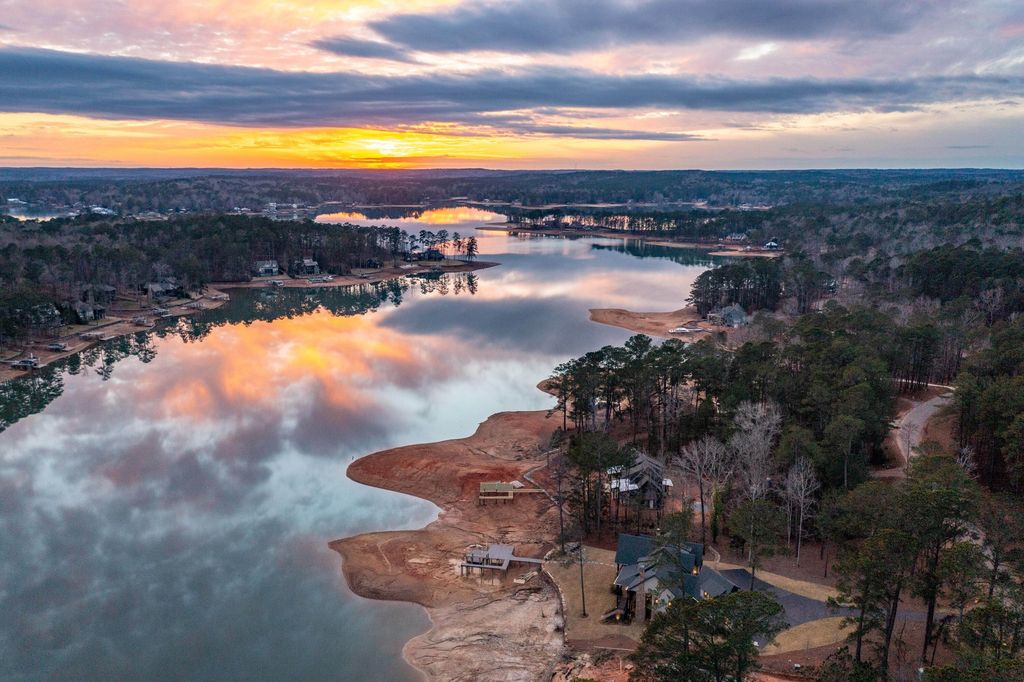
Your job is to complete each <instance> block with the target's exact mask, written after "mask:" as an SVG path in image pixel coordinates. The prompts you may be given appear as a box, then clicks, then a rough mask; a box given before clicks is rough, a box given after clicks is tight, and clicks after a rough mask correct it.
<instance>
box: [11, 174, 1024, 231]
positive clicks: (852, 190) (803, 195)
mask: <svg viewBox="0 0 1024 682" xmlns="http://www.w3.org/2000/svg"><path fill="white" fill-rule="evenodd" d="M1022 187H1024V174H1021V173H1020V172H1019V171H999V170H922V171H886V170H845V171H842V170H840V171H752V172H709V171H574V172H565V171H551V172H538V171H518V172H515V171H486V170H479V169H461V170H450V171H388V172H373V171H249V172H243V171H224V170H217V171H194V170H193V171H188V170H181V171H146V170H142V169H139V170H129V171H103V170H92V171H74V170H66V171H54V170H31V169H12V170H8V171H5V172H4V173H2V174H0V197H16V198H19V199H21V200H24V201H29V202H38V203H42V204H49V205H74V204H84V205H95V204H99V205H103V206H107V207H110V208H115V209H118V210H121V211H122V212H125V213H130V212H138V211H149V210H156V211H167V210H172V209H186V210H189V211H213V210H219V211H225V210H230V209H232V208H233V207H236V206H242V207H248V208H251V209H261V208H263V206H264V205H265V204H266V203H267V202H277V203H288V204H291V203H298V204H306V205H311V204H312V205H315V204H319V203H323V202H343V203H370V204H380V205H386V204H418V203H423V202H439V201H447V200H449V199H451V198H453V197H469V198H470V199H475V200H484V199H491V200H496V201H508V202H521V203H522V204H523V205H526V206H540V205H546V204H563V203H585V204H594V203H628V202H640V203H654V204H657V203H660V202H670V201H696V200H707V201H709V202H710V203H711V204H713V205H732V206H737V205H740V204H743V203H749V204H770V205H776V206H777V205H782V204H799V203H807V202H815V201H817V202H825V203H829V204H843V205H846V206H850V207H859V206H864V205H866V204H871V203H880V202H901V203H906V202H908V201H916V200H921V199H927V200H936V199H942V200H945V201H946V202H947V203H949V204H950V205H951V206H953V205H955V204H957V203H961V200H963V199H973V198H988V197H992V196H995V195H1000V194H1003V195H1005V194H1008V193H1019V192H1020V191H1021V188H1022ZM947 213H948V214H949V215H950V217H952V218H953V219H954V220H965V219H971V218H972V213H971V211H970V210H961V211H948V212H947ZM909 217H910V218H911V219H913V220H918V219H921V220H931V219H932V218H933V217H934V216H922V215H911V216H909ZM730 220H737V221H740V222H742V221H743V220H744V219H743V217H742V216H730ZM940 224H942V223H940Z"/></svg>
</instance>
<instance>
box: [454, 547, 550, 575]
mask: <svg viewBox="0 0 1024 682" xmlns="http://www.w3.org/2000/svg"><path fill="white" fill-rule="evenodd" d="M515 563H518V564H535V565H537V566H540V565H541V564H543V563H544V560H543V559H534V558H532V557H522V556H516V555H515V554H513V553H512V545H488V547H487V549H472V550H470V551H468V552H466V554H465V555H464V556H463V561H462V563H461V564H459V572H460V573H468V572H469V571H471V570H473V569H474V568H479V569H480V570H481V571H483V570H485V569H486V570H491V571H507V570H508V567H509V566H510V565H512V564H515Z"/></svg>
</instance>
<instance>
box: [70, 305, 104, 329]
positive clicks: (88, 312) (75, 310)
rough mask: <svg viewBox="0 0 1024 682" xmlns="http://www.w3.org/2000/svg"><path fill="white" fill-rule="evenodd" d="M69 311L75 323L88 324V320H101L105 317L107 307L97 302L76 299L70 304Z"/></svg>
mask: <svg viewBox="0 0 1024 682" xmlns="http://www.w3.org/2000/svg"><path fill="white" fill-rule="evenodd" d="M71 313H72V317H74V320H75V324H89V323H90V322H95V321H97V320H102V319H103V318H104V317H106V316H107V309H106V307H105V306H103V305H100V304H99V303H86V302H84V301H76V302H75V303H73V304H72V305H71Z"/></svg>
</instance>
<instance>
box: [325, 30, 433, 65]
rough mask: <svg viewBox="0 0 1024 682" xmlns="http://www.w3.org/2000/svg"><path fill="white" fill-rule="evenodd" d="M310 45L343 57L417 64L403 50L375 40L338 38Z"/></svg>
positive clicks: (326, 39)
mask: <svg viewBox="0 0 1024 682" xmlns="http://www.w3.org/2000/svg"><path fill="white" fill-rule="evenodd" d="M310 45H312V46H313V47H315V48H317V49H318V50H323V51H325V52H331V53H333V54H336V55H341V56H343V57H361V58H364V59H385V60H388V61H392V62H405V63H408V64H415V63H417V60H416V59H414V58H413V57H412V56H410V55H409V54H408V53H407V52H406V51H405V50H404V49H402V48H400V47H395V46H394V45H390V44H388V43H381V42H378V41H375V40H359V39H358V38H347V37H345V36H338V37H336V38H323V39H321V40H314V41H313V42H312V43H310Z"/></svg>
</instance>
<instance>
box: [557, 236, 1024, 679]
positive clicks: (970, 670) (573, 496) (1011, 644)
mask: <svg viewBox="0 0 1024 682" xmlns="http://www.w3.org/2000/svg"><path fill="white" fill-rule="evenodd" d="M1018 229H1019V228H1018ZM821 255H822V254H821V253H815V254H813V255H808V254H807V253H805V252H800V253H795V254H793V253H791V254H787V255H786V256H785V257H783V258H780V259H777V260H774V261H766V260H763V259H746V260H738V261H733V262H727V263H725V264H722V265H719V266H718V267H716V268H714V269H712V270H708V271H706V272H704V273H703V274H702V275H700V276H699V277H698V278H697V279H696V281H695V283H694V285H693V288H692V290H691V292H690V301H691V303H693V304H694V305H695V306H696V307H697V309H698V311H701V312H706V311H708V310H713V309H716V308H718V307H721V306H723V305H729V304H737V305H740V306H741V307H743V308H744V309H745V310H746V312H748V313H751V314H754V318H753V323H752V324H750V325H749V327H748V328H745V329H742V330H737V331H736V332H733V333H730V335H729V337H728V338H726V337H725V336H724V335H720V336H712V337H711V338H708V339H704V340H701V341H698V342H695V343H690V344H686V343H683V342H680V341H677V340H675V339H669V340H667V341H665V342H663V343H661V344H657V343H654V342H653V341H652V340H651V339H650V338H648V337H645V336H634V337H632V338H631V339H629V340H628V341H627V342H626V343H625V344H624V345H623V346H620V347H605V348H602V349H599V350H598V351H594V352H591V353H587V354H586V355H584V356H582V357H579V358H576V359H573V360H570V361H568V362H566V363H564V364H562V365H560V366H558V367H557V368H555V370H554V372H553V373H552V375H551V377H550V378H549V380H548V384H547V385H548V387H549V389H550V390H552V391H553V392H554V394H555V395H556V397H557V406H556V408H555V410H554V412H555V413H556V414H558V415H560V416H561V419H562V423H563V431H564V434H565V435H564V438H565V439H566V440H567V441H568V443H569V445H568V449H567V455H566V457H567V466H568V472H567V474H566V478H565V481H566V485H567V490H566V493H565V498H566V499H567V500H568V501H569V503H570V505H569V506H570V508H571V509H572V510H573V513H574V514H575V517H574V523H575V524H576V525H577V526H579V527H580V528H582V529H583V531H584V532H585V533H589V534H594V533H598V534H599V533H600V532H602V526H603V524H604V525H607V524H608V523H609V522H608V510H609V509H611V508H612V507H613V506H614V505H615V504H616V503H615V499H614V497H608V495H607V494H606V493H603V492H602V491H603V490H606V489H607V485H605V484H603V483H602V478H603V477H607V476H608V474H606V473H605V472H606V471H612V470H615V468H616V467H624V466H627V467H628V466H630V465H631V462H634V461H637V458H638V457H641V453H642V454H643V456H648V455H650V456H653V457H656V458H657V459H659V460H660V461H662V462H664V463H665V465H666V466H671V467H675V468H676V470H677V471H680V472H682V473H683V474H684V475H685V476H686V477H687V478H688V479H689V480H691V481H693V483H694V485H695V487H696V490H697V491H698V499H697V500H696V505H697V507H696V508H698V509H700V510H701V511H700V513H699V514H698V519H697V520H695V521H693V523H694V524H696V525H694V526H691V525H690V524H691V521H689V520H683V521H681V520H680V519H679V516H680V514H667V515H666V516H664V517H663V518H661V520H660V522H659V528H660V529H661V530H659V531H657V532H661V533H666V532H672V533H677V534H678V533H680V532H682V533H683V534H684V535H685V537H686V538H687V539H693V540H696V541H699V542H701V543H706V542H709V541H710V542H711V543H715V544H717V543H719V542H720V540H724V539H725V538H729V543H730V547H732V548H734V549H735V548H741V549H742V551H743V552H744V553H745V557H746V562H747V565H748V567H749V569H750V571H751V573H752V574H753V573H754V572H755V571H756V570H757V569H758V568H759V567H761V566H762V564H763V561H764V560H765V559H766V558H768V557H770V556H772V555H774V554H778V553H789V554H791V555H795V561H796V563H797V565H799V562H800V556H801V545H802V544H803V543H804V542H805V541H810V542H814V543H815V544H816V546H817V549H818V551H819V552H820V553H821V557H823V558H824V562H825V563H824V565H825V570H826V572H829V571H831V572H832V574H833V575H834V577H835V580H836V585H837V589H838V591H839V597H837V599H836V601H835V602H834V604H833V606H834V607H835V608H836V609H837V612H840V613H845V615H844V616H843V618H844V622H845V623H846V624H847V625H848V627H849V628H850V631H849V632H850V636H849V646H848V647H846V648H840V649H839V650H838V651H836V652H835V653H834V654H833V655H832V656H831V657H830V658H829V659H828V660H827V661H826V662H825V663H824V664H823V665H822V666H821V667H820V669H819V670H818V673H817V674H818V675H819V676H818V677H817V678H816V679H822V680H837V681H838V680H849V679H859V680H876V679H877V680H887V679H898V678H892V677H891V674H892V672H893V670H892V668H893V666H896V665H901V666H904V668H905V667H906V666H908V665H912V662H913V661H914V660H916V661H918V662H919V663H920V664H921V665H923V666H924V667H926V668H927V673H926V677H925V679H928V680H969V679H970V680H973V679H1007V680H1016V679H1021V678H1022V676H1024V580H1022V578H1021V576H1022V575H1024V552H1022V551H1020V547H1019V539H1020V538H1021V537H1024V500H1022V498H1021V495H1022V493H1024V448H1022V446H1021V443H1024V316H1022V315H1021V313H1022V312H1024V308H1022V300H1021V296H1020V291H1021V286H1022V285H1024V276H1022V269H1021V268H1022V267H1024V253H1022V251H1021V250H1020V249H1018V248H1009V249H999V248H995V247H991V246H990V247H982V246H981V245H980V244H979V243H977V241H974V242H967V243H965V244H962V245H959V246H953V245H943V246H938V247H934V248H926V249H921V250H918V251H914V252H911V253H909V254H907V255H906V256H904V257H900V258H891V257H890V258H888V259H885V260H884V261H883V262H879V259H873V260H872V261H870V262H869V263H863V262H861V263H859V264H858V263H853V264H852V265H851V264H850V263H849V262H846V263H843V265H847V266H850V267H847V268H845V269H836V268H835V267H834V266H835V265H836V264H837V262H840V261H837V260H829V259H826V258H822V257H821ZM851 289H852V290H853V292H852V293H851ZM934 382H943V383H950V382H953V384H954V385H953V388H954V389H955V390H953V393H952V399H951V401H950V407H949V408H948V409H947V413H948V414H950V415H952V416H953V417H954V422H953V423H954V436H955V439H956V442H955V443H954V444H952V445H946V446H943V445H942V444H940V443H938V442H933V441H928V440H925V441H924V442H923V443H922V444H921V445H920V446H919V447H918V448H917V450H916V452H915V453H914V457H913V458H912V459H911V460H910V461H909V462H907V463H904V464H903V465H902V466H903V469H902V471H900V472H899V473H898V474H897V475H896V476H895V477H890V479H889V480H878V479H876V478H874V477H873V476H872V471H876V472H877V471H880V470H882V471H884V470H885V468H886V467H889V466H891V464H890V463H888V462H887V454H886V449H885V441H886V438H887V436H888V434H889V433H890V431H891V429H892V428H893V422H894V419H895V417H896V414H897V399H898V398H899V397H900V396H901V395H913V394H915V393H916V392H919V391H922V390H924V389H926V388H927V387H928V385H929V384H932V383H934ZM610 467H611V468H610ZM684 505H685V502H684ZM616 508H617V507H616ZM633 513H634V514H635V515H636V518H637V523H638V524H639V519H640V513H641V512H640V511H639V510H635V511H634V512H633ZM685 516H686V517H687V518H689V514H685ZM614 518H616V519H617V518H618V511H616V514H615V517H614ZM602 519H604V520H603V521H602ZM681 527H682V528H683V530H682V531H680V530H679V529H680V528H681ZM665 529H670V530H665ZM830 556H831V557H832V559H831V561H830V560H829V557H830ZM909 600H912V601H913V603H914V604H917V605H919V606H916V607H915V606H912V605H908V601H909ZM674 608H675V607H673V609H674ZM719 608H721V609H725V607H724V606H721V605H720V606H719V607H716V608H715V609H712V607H710V606H700V604H696V605H695V604H689V603H687V604H685V605H680V607H679V608H678V610H673V609H669V611H668V612H667V613H666V614H665V615H664V616H663V617H661V618H660V619H657V620H656V621H655V623H654V625H652V626H651V627H650V628H649V629H648V631H647V632H646V633H645V635H644V640H643V642H642V643H641V646H640V648H639V649H638V651H637V652H636V653H635V654H634V655H633V660H634V662H635V663H636V665H637V668H636V670H635V671H634V673H633V675H632V677H633V678H635V679H638V680H653V679H673V678H675V677H678V676H682V677H686V676H688V675H696V674H697V673H698V671H700V670H707V669H708V666H714V667H715V669H719V668H720V667H722V666H724V668H722V669H728V667H729V666H739V668H737V670H740V669H746V668H749V667H751V666H753V667H756V660H755V659H756V656H757V652H756V651H744V650H742V647H739V646H738V645H737V648H728V649H714V650H712V649H708V648H706V647H704V648H702V647H700V646H694V645H693V644H692V638H694V637H697V638H699V637H704V636H708V632H707V631H701V630H700V629H699V627H700V626H699V625H695V623H698V624H702V623H703V621H702V619H703V618H705V617H708V618H713V619H717V620H713V622H709V623H708V624H707V627H708V628H711V627H717V628H719V630H718V631H719V632H723V631H728V630H729V628H730V627H734V628H741V629H739V630H736V632H743V630H742V628H743V627H746V626H741V625H738V624H737V625H734V626H727V625H725V624H724V623H725V622H727V621H728V620H729V619H743V618H755V619H756V622H757V623H758V625H757V627H761V628H763V631H765V632H771V631H773V630H772V629H773V628H778V627H779V626H778V623H777V616H778V614H777V612H775V611H774V610H773V607H772V605H771V604H770V603H759V604H755V603H742V602H741V601H737V603H736V604H734V605H731V606H730V607H729V608H728V609H726V610H725V611H723V612H721V613H718V612H716V609H719ZM915 608H918V609H920V611H914V616H913V617H914V618H919V619H920V620H921V622H922V623H923V626H922V627H923V632H922V634H921V636H920V641H919V642H918V643H917V644H915V646H917V647H919V648H918V649H917V651H916V652H910V653H908V652H907V644H906V641H905V640H904V636H903V634H902V629H900V628H902V627H905V626H900V628H898V627H897V623H898V622H901V621H900V620H899V619H900V618H901V617H902V618H904V619H905V618H906V617H907V616H906V612H907V611H908V610H911V611H913V609H915ZM705 612H707V613H705ZM773 614H774V615H773ZM901 614H903V615H902V616H901ZM736 622H737V623H739V622H742V621H741V620H736ZM716 623H717V624H716ZM722 628H725V630H723V629H722ZM687 642H689V643H687ZM940 650H941V651H943V652H944V653H943V655H942V656H939V652H940ZM722 679H726V678H722Z"/></svg>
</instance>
